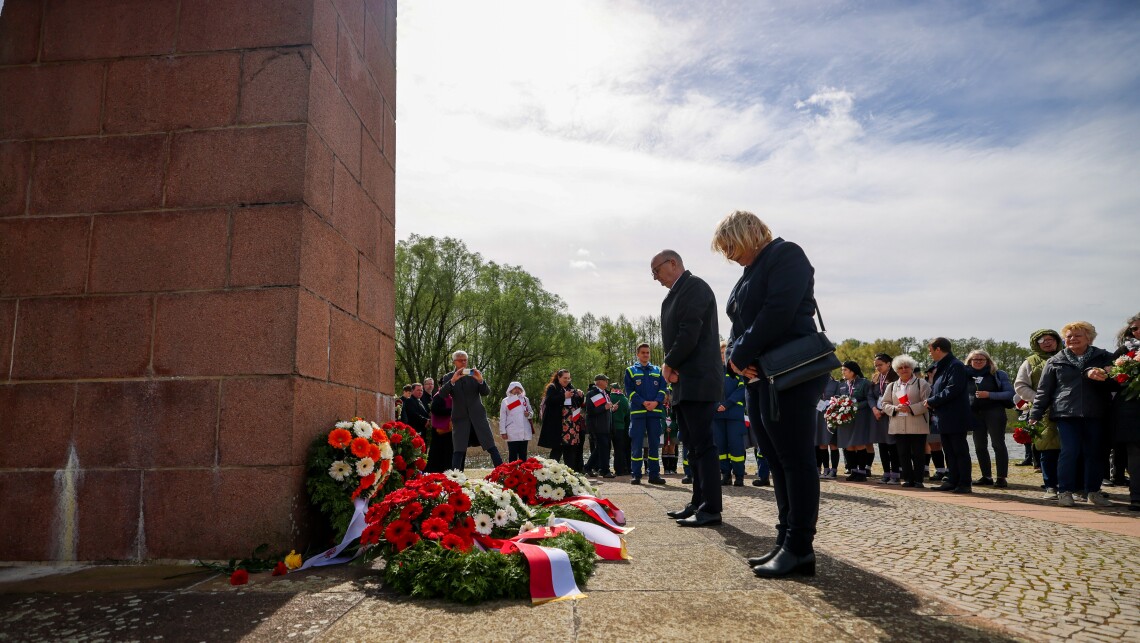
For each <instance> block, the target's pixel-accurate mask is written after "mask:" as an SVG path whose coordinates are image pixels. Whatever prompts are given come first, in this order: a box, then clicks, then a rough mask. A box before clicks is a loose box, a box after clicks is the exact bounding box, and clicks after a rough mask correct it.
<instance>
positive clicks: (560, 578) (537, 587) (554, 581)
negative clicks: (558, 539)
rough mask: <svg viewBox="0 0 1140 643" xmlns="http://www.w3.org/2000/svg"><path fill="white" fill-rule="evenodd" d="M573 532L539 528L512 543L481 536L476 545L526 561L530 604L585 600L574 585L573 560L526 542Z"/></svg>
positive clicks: (511, 541) (564, 526) (562, 554)
mask: <svg viewBox="0 0 1140 643" xmlns="http://www.w3.org/2000/svg"><path fill="white" fill-rule="evenodd" d="M567 531H571V529H570V527H568V526H566V525H558V526H554V527H537V528H535V529H532V530H530V531H526V532H523V533H521V534H519V535H517V536H515V537H513V538H510V539H508V540H500V539H498V538H491V537H490V536H483V535H479V534H477V535H476V536H475V542H476V543H478V544H479V546H480V547H483V548H484V549H489V550H494V551H498V552H499V553H500V554H504V555H510V554H514V553H519V554H522V555H523V558H525V559H526V563H527V566H528V567H529V568H530V601H531V602H532V603H534V604H536V605H541V604H543V603H551V602H553V601H565V600H571V599H576V598H585V597H586V595H585V594H584V593H582V591H581V590H580V589H578V583H576V582H575V581H574V569H573V568H572V567H571V566H570V556H569V555H568V554H567V553H566V552H564V551H562V550H561V549H558V548H556V547H543V546H541V545H534V544H531V543H528V542H525V541H528V540H543V539H546V538H553V537H555V536H558V535H561V534H564V533H566V532H567Z"/></svg>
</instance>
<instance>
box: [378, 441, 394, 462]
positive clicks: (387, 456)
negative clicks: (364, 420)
mask: <svg viewBox="0 0 1140 643" xmlns="http://www.w3.org/2000/svg"><path fill="white" fill-rule="evenodd" d="M393 456H395V453H393V452H392V445H390V444H388V443H387V442H384V443H382V444H381V445H380V459H381V460H391V459H392V457H393Z"/></svg>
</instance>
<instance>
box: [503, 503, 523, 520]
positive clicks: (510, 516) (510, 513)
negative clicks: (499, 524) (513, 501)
mask: <svg viewBox="0 0 1140 643" xmlns="http://www.w3.org/2000/svg"><path fill="white" fill-rule="evenodd" d="M503 511H506V512H507V520H509V521H510V522H514V521H516V520H518V519H519V512H518V511H515V508H514V507H507V508H506V509H504V510H503Z"/></svg>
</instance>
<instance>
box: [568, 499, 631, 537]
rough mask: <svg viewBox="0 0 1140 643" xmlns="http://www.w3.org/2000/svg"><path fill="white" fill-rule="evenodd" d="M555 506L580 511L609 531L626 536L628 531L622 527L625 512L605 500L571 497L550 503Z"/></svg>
mask: <svg viewBox="0 0 1140 643" xmlns="http://www.w3.org/2000/svg"><path fill="white" fill-rule="evenodd" d="M552 504H556V505H570V506H571V507H575V508H577V509H580V510H581V511H582V512H583V513H585V514H586V515H587V516H589V517H591V518H593V519H594V520H597V521H598V522H599V523H600V524H602V525H605V526H606V527H608V528H609V529H610V531H613V532H616V533H619V534H626V533H629V531H630V530H629V529H626V528H625V527H622V525H624V524H625V512H623V511H622V510H621V509H618V507H617V505H615V504H614V503H613V502H611V501H610V500H609V499H607V498H597V497H594V496H573V497H571V498H567V499H565V500H560V501H558V502H555V503H552Z"/></svg>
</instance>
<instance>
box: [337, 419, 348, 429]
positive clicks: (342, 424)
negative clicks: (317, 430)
mask: <svg viewBox="0 0 1140 643" xmlns="http://www.w3.org/2000/svg"><path fill="white" fill-rule="evenodd" d="M336 428H338V429H351V428H352V422H348V421H344V422H337V423H336Z"/></svg>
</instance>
